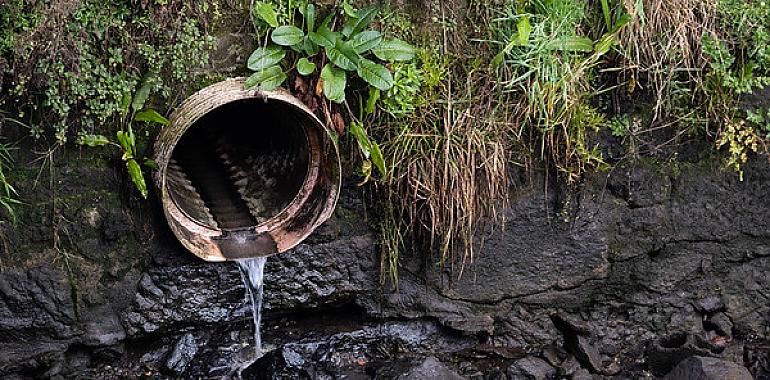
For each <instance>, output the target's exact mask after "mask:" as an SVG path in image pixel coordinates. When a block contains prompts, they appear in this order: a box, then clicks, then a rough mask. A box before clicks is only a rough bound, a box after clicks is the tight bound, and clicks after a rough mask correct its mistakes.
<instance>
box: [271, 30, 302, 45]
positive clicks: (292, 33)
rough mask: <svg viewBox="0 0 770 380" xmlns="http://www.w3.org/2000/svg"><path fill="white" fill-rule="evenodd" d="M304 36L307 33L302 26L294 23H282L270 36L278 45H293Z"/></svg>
mask: <svg viewBox="0 0 770 380" xmlns="http://www.w3.org/2000/svg"><path fill="white" fill-rule="evenodd" d="M302 37H305V33H302V30H300V28H297V27H296V26H293V25H282V26H279V27H277V28H275V29H274V30H273V33H272V34H271V35H270V38H271V39H272V40H273V42H275V43H276V44H278V45H281V46H292V45H296V44H298V43H300V42H302Z"/></svg>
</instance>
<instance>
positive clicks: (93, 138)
mask: <svg viewBox="0 0 770 380" xmlns="http://www.w3.org/2000/svg"><path fill="white" fill-rule="evenodd" d="M75 142H76V143H78V144H79V145H86V146H90V147H96V146H105V145H107V144H109V143H110V140H108V139H107V136H104V135H86V134H82V135H80V136H78V139H77V140H76V141H75Z"/></svg>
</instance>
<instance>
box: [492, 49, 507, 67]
mask: <svg viewBox="0 0 770 380" xmlns="http://www.w3.org/2000/svg"><path fill="white" fill-rule="evenodd" d="M503 59H505V50H500V52H499V53H497V54H496V55H495V57H494V58H492V62H490V66H492V68H496V67H497V66H500V64H501V63H503Z"/></svg>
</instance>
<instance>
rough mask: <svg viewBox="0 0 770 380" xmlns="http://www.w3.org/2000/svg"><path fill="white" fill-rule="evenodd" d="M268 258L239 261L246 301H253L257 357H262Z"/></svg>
mask: <svg viewBox="0 0 770 380" xmlns="http://www.w3.org/2000/svg"><path fill="white" fill-rule="evenodd" d="M266 261H267V257H257V258H254V259H242V260H237V261H236V262H237V263H238V266H239V267H240V268H241V280H243V285H244V287H245V288H246V300H247V302H248V301H251V312H252V316H253V317H254V349H255V351H256V354H257V357H260V356H262V336H261V335H260V331H259V327H260V323H261V321H262V289H263V282H262V280H263V274H264V269H265V262H266Z"/></svg>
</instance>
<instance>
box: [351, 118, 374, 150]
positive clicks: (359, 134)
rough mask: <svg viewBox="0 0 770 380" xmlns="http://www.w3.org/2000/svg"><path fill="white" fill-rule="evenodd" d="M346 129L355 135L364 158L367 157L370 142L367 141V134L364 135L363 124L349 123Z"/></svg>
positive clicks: (370, 147)
mask: <svg viewBox="0 0 770 380" xmlns="http://www.w3.org/2000/svg"><path fill="white" fill-rule="evenodd" d="M348 130H349V131H350V134H351V135H353V137H355V139H356V142H358V148H359V149H360V150H361V154H362V155H363V156H364V158H369V156H370V154H371V149H372V144H371V142H370V141H369V136H367V135H366V131H365V130H364V128H363V126H362V125H361V124H360V123H357V122H353V123H350V128H349V129H348Z"/></svg>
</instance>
